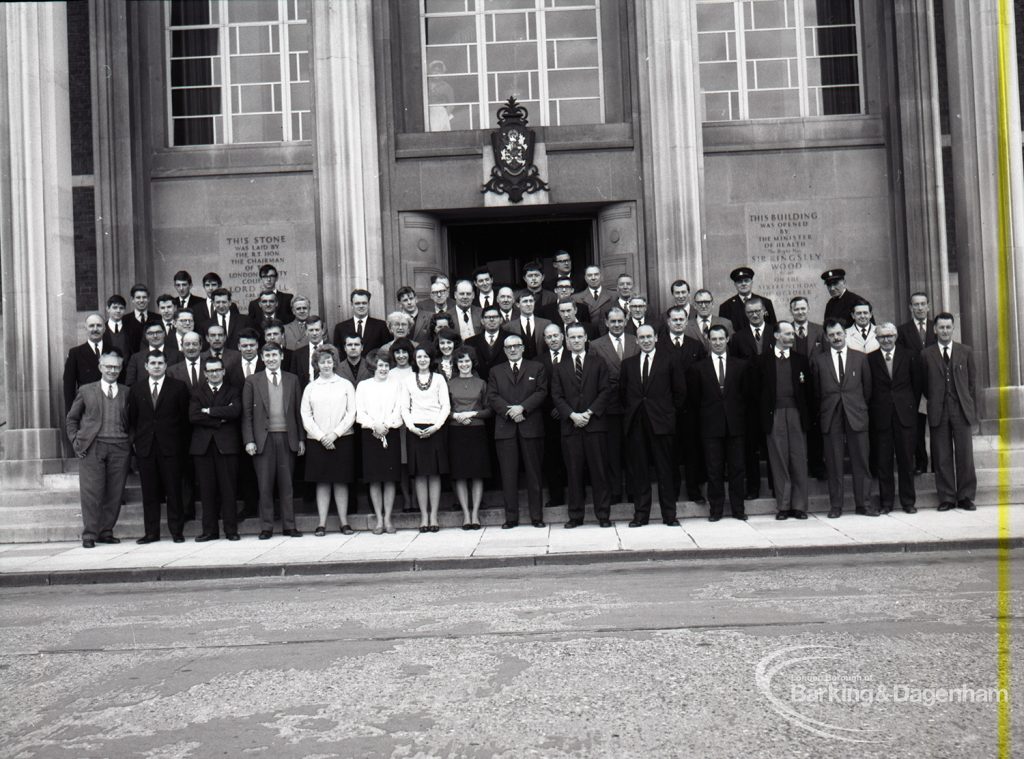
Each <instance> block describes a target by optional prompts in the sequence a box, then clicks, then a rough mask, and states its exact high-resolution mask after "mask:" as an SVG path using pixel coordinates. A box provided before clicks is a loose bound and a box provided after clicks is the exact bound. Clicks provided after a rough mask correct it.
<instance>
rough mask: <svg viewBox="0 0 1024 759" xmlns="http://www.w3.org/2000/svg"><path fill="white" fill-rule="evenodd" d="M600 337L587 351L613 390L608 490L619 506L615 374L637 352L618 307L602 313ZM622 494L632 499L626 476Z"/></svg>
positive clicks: (620, 432)
mask: <svg viewBox="0 0 1024 759" xmlns="http://www.w3.org/2000/svg"><path fill="white" fill-rule="evenodd" d="M604 322H605V328H604V333H605V334H604V335H602V336H601V337H599V338H597V339H596V340H594V341H593V342H592V343H590V350H591V351H592V352H593V353H595V354H596V355H598V356H600V357H601V358H602V359H604V362H605V364H607V365H608V381H609V383H610V384H611V385H612V387H613V388H615V392H614V393H613V394H612V397H611V400H609V402H608V410H607V411H606V412H605V418H606V422H607V424H608V436H607V441H608V456H607V459H606V460H607V463H608V490H609V497H610V499H611V502H612V503H619V502H620V501H621V500H622V493H623V487H622V482H623V473H624V471H625V469H626V466H625V464H626V457H625V454H624V451H625V449H626V446H625V437H626V433H625V430H624V429H623V426H622V412H623V409H622V399H621V398H620V397H619V391H618V388H619V373H620V371H621V369H622V361H623V359H626V358H629V357H630V356H635V355H636V354H637V352H639V350H640V349H639V348H638V347H637V344H636V337H634V336H633V335H627V334H626V314H625V312H623V310H622V309H621V308H619V307H618V306H612V307H611V308H610V309H608V310H607V311H606V312H605V317H604ZM626 479H627V482H626V485H627V487H626V491H625V492H626V494H627V495H628V496H629V499H630V500H632V495H631V481H630V479H629V477H628V476H627V478H626Z"/></svg>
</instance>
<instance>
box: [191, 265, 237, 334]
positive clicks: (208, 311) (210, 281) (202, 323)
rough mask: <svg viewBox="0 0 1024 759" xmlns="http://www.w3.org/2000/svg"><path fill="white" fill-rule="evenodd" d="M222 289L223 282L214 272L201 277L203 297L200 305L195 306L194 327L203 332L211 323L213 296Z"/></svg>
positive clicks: (213, 306)
mask: <svg viewBox="0 0 1024 759" xmlns="http://www.w3.org/2000/svg"><path fill="white" fill-rule="evenodd" d="M223 289H224V280H223V279H221V277H220V274H218V273H217V272H215V271H208V272H206V274H204V275H203V290H204V291H205V296H206V297H204V298H203V301H202V303H200V304H199V305H198V306H196V325H197V326H198V327H200V329H202V330H203V331H204V332H205V331H206V327H207V326H208V325H209V324H210V322H211V321H213V317H214V314H215V313H216V308H215V305H214V302H213V298H214V295H215V294H216V292H217V291H218V290H223ZM233 311H234V314H237V313H238V308H237V306H236V307H234V308H233Z"/></svg>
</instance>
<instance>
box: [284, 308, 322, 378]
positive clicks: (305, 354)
mask: <svg viewBox="0 0 1024 759" xmlns="http://www.w3.org/2000/svg"><path fill="white" fill-rule="evenodd" d="M306 335H308V336H309V343H307V344H306V345H303V346H302V347H301V348H299V349H298V350H297V351H293V352H292V356H291V365H290V366H289V367H288V370H289V371H290V372H291V373H292V374H294V375H295V376H296V377H298V378H299V392H301V391H303V390H305V389H306V385H308V384H309V383H310V382H312V381H313V380H315V379H316V378H317V377H318V376H319V375H320V369H319V368H318V367H317V366H316V365H315V364H314V363H313V356H314V355H315V354H316V352H317V350H319V349H320V347H321V346H322V345H323V344H324V321H323V319H321V318H320V317H319V316H318V315H317V314H310V316H309V318H308V319H306Z"/></svg>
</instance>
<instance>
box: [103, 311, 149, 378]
mask: <svg viewBox="0 0 1024 759" xmlns="http://www.w3.org/2000/svg"><path fill="white" fill-rule="evenodd" d="M103 341H104V342H109V344H110V345H111V347H113V348H117V349H118V350H120V351H121V353H123V354H124V361H125V366H124V370H125V371H127V368H128V366H127V365H128V359H129V358H131V357H132V355H134V354H135V353H138V351H139V346H140V345H141V344H142V327H140V326H139V323H138V322H137V321H135V320H134V319H132V320H131V321H126V320H124V319H122V320H121V329H120V330H119V331H118V333H117V334H116V335H115V334H114V333H113V332H111V331H110V327H109V326H108V327H107V328H106V329H105V330H104V331H103ZM121 374H122V377H121V378H122V379H124V371H122V373H121Z"/></svg>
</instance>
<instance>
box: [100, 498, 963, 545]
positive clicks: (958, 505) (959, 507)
mask: <svg viewBox="0 0 1024 759" xmlns="http://www.w3.org/2000/svg"><path fill="white" fill-rule="evenodd" d="M956 507H957V508H958V509H963V510H964V511H977V510H978V507H977V506H975V505H974V501H972V500H971V499H970V498H964V499H963V500H962V501H960V503H958V504H957V505H956ZM101 542H102V541H101Z"/></svg>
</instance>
